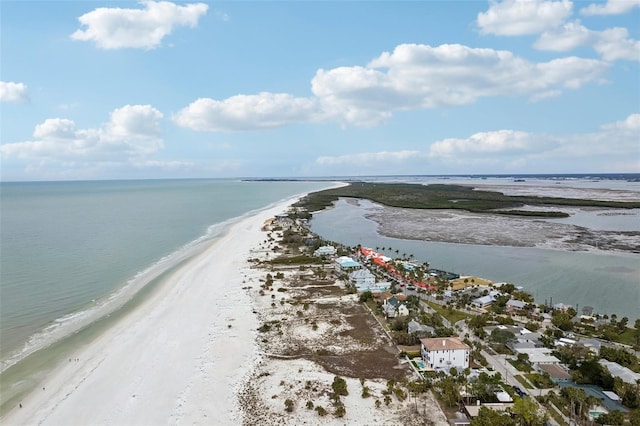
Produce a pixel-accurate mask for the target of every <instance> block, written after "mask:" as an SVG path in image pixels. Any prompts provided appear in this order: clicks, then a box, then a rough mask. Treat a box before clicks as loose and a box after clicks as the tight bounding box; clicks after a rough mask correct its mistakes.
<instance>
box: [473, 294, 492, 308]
mask: <svg viewBox="0 0 640 426" xmlns="http://www.w3.org/2000/svg"><path fill="white" fill-rule="evenodd" d="M493 302H495V299H494V298H493V296H492V295H490V294H487V295H486V296H482V297H478V298H477V299H474V300H473V302H472V304H473V305H474V306H477V307H478V308H486V307H487V306H489V305H491V304H492V303H493Z"/></svg>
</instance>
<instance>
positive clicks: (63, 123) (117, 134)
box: [0, 105, 163, 163]
mask: <svg viewBox="0 0 640 426" xmlns="http://www.w3.org/2000/svg"><path fill="white" fill-rule="evenodd" d="M161 119H162V113H161V112H160V111H158V110H157V109H155V108H153V107H152V106H151V105H126V106H124V107H122V108H118V109H115V110H113V112H112V113H111V119H110V120H109V122H107V123H105V124H104V125H103V126H101V127H100V128H93V129H92V128H90V129H78V128H77V127H76V125H75V123H74V122H73V121H72V120H68V119H63V118H50V119H47V120H45V121H44V122H43V123H41V124H38V125H37V126H36V127H35V130H34V132H33V137H34V140H32V141H26V142H16V143H8V144H4V145H2V146H1V147H0V153H2V155H3V156H5V157H14V158H20V159H25V160H29V161H39V160H43V161H54V162H73V161H80V162H85V163H86V162H106V161H122V160H126V159H129V158H136V157H141V156H144V155H148V154H152V153H155V152H157V151H159V150H160V149H162V147H163V143H162V139H161V137H160V120H161Z"/></svg>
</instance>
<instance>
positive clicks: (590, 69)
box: [0, 0, 640, 181]
mask: <svg viewBox="0 0 640 426" xmlns="http://www.w3.org/2000/svg"><path fill="white" fill-rule="evenodd" d="M0 37H1V38H0V47H1V49H0V101H1V102H0V108H1V109H0V126H1V128H0V166H1V170H0V178H1V179H2V180H3V181H24V180H87V179H137V178H145V179H146V178H230V177H257V178H259V177H323V176H366V175H412V174H423V175H446V174H465V175H466V174H507V175H510V174H530V173H640V68H639V63H640V0H608V1H593V2H592V1H573V2H572V1H569V0H557V1H556V0H525V1H523V0H503V1H498V0H496V1H481V0H474V1H455V0H453V1H452V0H447V1H408V2H404V1H355V0H354V1H337V0H336V1H320V0H318V1H226V2H225V1H221V2H205V3H201V2H170V1H141V2H118V1H56V0H53V1H5V0H0Z"/></svg>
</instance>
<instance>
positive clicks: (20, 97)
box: [0, 81, 29, 102]
mask: <svg viewBox="0 0 640 426" xmlns="http://www.w3.org/2000/svg"><path fill="white" fill-rule="evenodd" d="M28 101H29V95H28V94H27V86H26V85H25V84H24V83H14V82H13V81H0V102H28Z"/></svg>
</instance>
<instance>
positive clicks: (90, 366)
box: [2, 200, 292, 425]
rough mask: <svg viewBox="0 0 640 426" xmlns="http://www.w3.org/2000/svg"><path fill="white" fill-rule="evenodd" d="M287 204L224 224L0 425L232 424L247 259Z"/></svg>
mask: <svg viewBox="0 0 640 426" xmlns="http://www.w3.org/2000/svg"><path fill="white" fill-rule="evenodd" d="M291 202H292V201H291V200H290V201H288V202H283V203H280V204H279V205H276V206H274V207H273V208H269V209H268V210H264V211H261V212H259V213H258V214H256V215H254V216H251V217H249V218H246V219H243V220H242V221H240V222H238V223H236V224H235V225H233V226H232V227H231V229H230V231H229V232H228V233H227V234H226V235H225V236H223V237H222V238H220V239H218V240H217V241H215V242H214V243H213V244H212V245H211V246H210V247H209V248H208V249H207V250H206V251H205V252H203V253H202V254H200V255H199V256H197V257H195V258H194V259H192V260H190V261H188V262H187V263H186V264H185V265H184V266H182V267H181V268H180V269H179V270H177V271H176V272H175V273H173V274H172V275H171V276H169V277H168V278H167V279H166V281H165V282H164V283H163V284H162V285H161V286H160V287H159V288H158V290H157V291H156V292H155V293H154V294H153V295H152V296H151V297H149V299H148V300H147V301H145V302H144V304H143V305H141V306H140V307H139V308H138V309H136V310H134V311H133V312H132V313H130V314H129V315H127V316H126V317H125V318H124V319H123V320H121V321H120V322H118V323H117V324H116V325H115V326H114V327H112V328H111V329H109V330H108V331H106V332H105V333H104V334H102V335H101V336H99V337H98V338H96V339H95V340H94V341H93V342H92V343H91V344H89V345H87V346H86V347H84V348H82V349H81V350H79V351H78V352H77V354H74V358H73V359H71V360H69V361H68V362H64V363H63V364H62V365H60V366H58V367H57V368H55V369H54V370H53V371H52V372H51V373H50V374H48V375H47V377H46V378H45V379H44V380H43V381H42V383H41V385H40V387H41V389H40V388H38V389H37V390H36V391H34V392H32V393H31V394H30V395H29V396H28V397H26V398H25V399H24V400H23V401H22V407H21V408H20V407H16V408H15V409H13V410H12V411H11V412H9V413H8V414H7V416H6V418H4V419H2V424H5V425H26V424H45V425H88V424H91V425H103V424H110V425H142V424H146V425H150V424H186V423H188V424H238V423H241V418H240V409H239V407H238V406H237V403H236V401H237V398H236V393H235V392H236V391H237V390H238V389H239V387H240V386H241V384H242V381H243V378H244V377H246V376H247V374H248V373H249V372H250V371H251V370H252V365H253V363H254V362H255V358H256V345H255V336H256V327H257V320H256V317H255V315H254V314H253V313H252V306H251V299H250V297H249V295H248V293H247V291H246V290H243V286H244V284H243V279H244V277H245V275H244V274H245V273H246V272H247V268H248V264H247V258H248V256H249V252H250V249H251V248H252V247H254V246H255V245H256V244H257V243H258V242H259V241H260V239H261V238H262V237H263V235H264V233H263V232H262V231H261V228H262V226H263V224H264V221H265V220H266V219H267V218H269V217H273V216H274V215H275V214H277V213H281V212H283V211H284V210H285V209H286V207H287V205H288V204H289V203H291Z"/></svg>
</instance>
